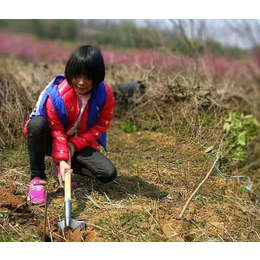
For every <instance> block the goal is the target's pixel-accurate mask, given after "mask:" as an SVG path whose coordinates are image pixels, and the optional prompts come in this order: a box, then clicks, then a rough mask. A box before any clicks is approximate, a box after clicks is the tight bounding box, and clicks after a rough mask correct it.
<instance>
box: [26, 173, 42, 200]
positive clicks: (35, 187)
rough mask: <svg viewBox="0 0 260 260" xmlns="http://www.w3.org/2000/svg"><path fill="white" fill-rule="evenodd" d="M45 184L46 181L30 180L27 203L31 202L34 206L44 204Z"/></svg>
mask: <svg viewBox="0 0 260 260" xmlns="http://www.w3.org/2000/svg"><path fill="white" fill-rule="evenodd" d="M46 184H47V182H46V180H43V179H40V178H39V177H35V178H34V179H32V180H31V184H30V189H29V195H28V198H27V199H28V201H31V202H32V203H33V204H35V205H43V204H45V195H46V192H45V185H46Z"/></svg>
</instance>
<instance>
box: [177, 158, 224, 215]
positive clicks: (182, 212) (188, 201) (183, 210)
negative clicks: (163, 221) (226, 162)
mask: <svg viewBox="0 0 260 260" xmlns="http://www.w3.org/2000/svg"><path fill="white" fill-rule="evenodd" d="M218 160H219V156H218V155H217V158H216V160H215V161H214V163H213V165H212V167H211V169H210V171H209V172H208V173H207V175H206V177H205V178H204V180H203V181H202V182H201V183H200V184H199V186H198V187H197V188H196V190H195V191H194V192H193V193H192V194H191V196H190V197H189V199H188V200H187V202H186V204H185V205H184V207H183V209H182V211H181V214H180V216H179V217H180V218H182V217H183V214H184V212H185V210H186V209H187V207H188V205H189V204H190V202H191V200H192V198H193V197H194V195H195V194H196V193H197V191H198V190H199V188H200V187H201V186H202V185H203V184H204V182H205V181H206V180H207V179H208V177H209V175H210V173H211V172H212V170H213V169H214V168H215V164H216V163H217V162H218Z"/></svg>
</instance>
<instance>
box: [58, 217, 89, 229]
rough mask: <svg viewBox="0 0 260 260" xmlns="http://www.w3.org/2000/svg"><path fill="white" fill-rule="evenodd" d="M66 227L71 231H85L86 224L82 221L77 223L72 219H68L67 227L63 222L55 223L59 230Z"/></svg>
mask: <svg viewBox="0 0 260 260" xmlns="http://www.w3.org/2000/svg"><path fill="white" fill-rule="evenodd" d="M67 226H70V227H71V228H73V229H77V228H81V229H82V230H85V229H86V224H85V222H84V221H77V220H74V219H70V224H69V225H66V223H65V220H63V221H59V222H58V223H57V227H58V228H61V229H64V228H65V227H67Z"/></svg>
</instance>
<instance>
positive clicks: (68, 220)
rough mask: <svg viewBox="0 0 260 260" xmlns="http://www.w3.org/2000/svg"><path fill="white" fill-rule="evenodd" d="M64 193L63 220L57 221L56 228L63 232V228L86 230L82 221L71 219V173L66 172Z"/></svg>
mask: <svg viewBox="0 0 260 260" xmlns="http://www.w3.org/2000/svg"><path fill="white" fill-rule="evenodd" d="M68 164H69V166H71V158H70V150H69V162H68ZM64 186H65V187H64V192H65V200H64V207H65V220H62V221H59V222H58V224H57V227H58V228H61V229H62V230H63V231H64V228H65V227H67V226H70V227H71V228H73V229H76V228H80V227H81V228H82V229H86V225H85V223H84V221H77V220H74V219H72V218H71V205H72V203H71V173H70V172H69V171H66V173H65V185H64Z"/></svg>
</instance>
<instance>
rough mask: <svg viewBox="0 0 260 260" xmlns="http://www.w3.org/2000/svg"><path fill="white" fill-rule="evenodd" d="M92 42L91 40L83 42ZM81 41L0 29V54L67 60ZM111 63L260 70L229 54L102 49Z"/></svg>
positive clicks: (218, 73) (233, 73) (214, 72)
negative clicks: (189, 54)
mask: <svg viewBox="0 0 260 260" xmlns="http://www.w3.org/2000/svg"><path fill="white" fill-rule="evenodd" d="M80 44H88V43H80ZM77 47H78V46H77V44H76V43H74V44H72V43H70V44H64V43H63V44H62V43H61V42H58V41H57V42H52V41H47V40H46V41H43V40H42V41H40V40H37V39H35V38H32V37H29V36H26V35H19V34H10V33H4V32H1V31H0V54H5V55H6V54H7V55H12V56H17V57H21V58H24V59H29V60H31V59H33V60H35V61H44V60H45V61H49V62H65V61H66V60H67V59H68V58H69V56H70V54H71V52H72V51H73V50H74V48H77ZM102 52H103V56H104V60H105V63H106V65H107V66H140V67H142V68H145V69H159V70H164V71H174V72H185V71H189V72H190V73H194V72H195V73H196V74H199V75H209V76H212V77H214V78H223V77H225V78H227V77H235V78H250V77H252V75H255V73H258V72H259V67H260V66H259V59H258V57H254V58H252V59H251V60H249V61H248V60H247V61H243V62H241V61H240V62H236V61H235V60H233V59H231V58H227V57H224V56H223V57H219V56H214V55H205V56H203V57H200V58H199V59H198V60H196V59H195V58H191V57H184V56H180V55H176V54H174V53H171V52H169V51H165V50H164V51H154V50H134V51H133V50H131V51H128V50H125V51H123V50H121V51H120V50H119V51H115V50H113V51H109V50H106V49H104V50H102Z"/></svg>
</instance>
